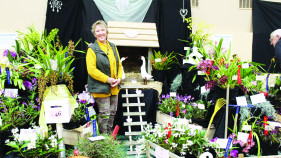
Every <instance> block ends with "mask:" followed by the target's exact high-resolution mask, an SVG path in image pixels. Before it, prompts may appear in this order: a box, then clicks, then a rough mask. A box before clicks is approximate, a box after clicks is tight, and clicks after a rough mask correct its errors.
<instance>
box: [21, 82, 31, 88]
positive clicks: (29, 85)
mask: <svg viewBox="0 0 281 158" xmlns="http://www.w3.org/2000/svg"><path fill="white" fill-rule="evenodd" d="M22 84H23V85H24V87H25V88H27V89H28V90H32V87H33V86H32V83H31V82H29V81H23V82H22Z"/></svg>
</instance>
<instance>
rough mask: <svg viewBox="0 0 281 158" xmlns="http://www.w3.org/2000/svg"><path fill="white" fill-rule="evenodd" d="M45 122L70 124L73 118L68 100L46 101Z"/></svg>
mask: <svg viewBox="0 0 281 158" xmlns="http://www.w3.org/2000/svg"><path fill="white" fill-rule="evenodd" d="M44 106H45V121H46V123H68V122H69V121H70V118H71V106H70V102H69V100H68V99H61V100H46V101H44Z"/></svg>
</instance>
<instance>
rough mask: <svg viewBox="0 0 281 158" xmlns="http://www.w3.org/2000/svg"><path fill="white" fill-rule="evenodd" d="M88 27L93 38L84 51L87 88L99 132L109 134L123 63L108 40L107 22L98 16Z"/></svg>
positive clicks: (111, 127) (115, 109)
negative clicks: (94, 38) (96, 114)
mask: <svg viewBox="0 0 281 158" xmlns="http://www.w3.org/2000/svg"><path fill="white" fill-rule="evenodd" d="M91 31H92V33H93V34H94V36H95V37H96V41H95V42H94V43H93V44H90V45H89V48H88V50H87V55H86V64H87V71H88V91H89V92H90V93H91V94H92V95H93V97H94V98H95V102H96V105H97V107H98V111H99V115H98V119H97V122H98V126H99V131H100V133H108V134H110V133H111V132H112V130H113V122H114V118H115V114H116V111H117V104H118V93H119V90H120V89H119V88H120V83H121V78H122V65H121V62H120V57H119V53H118V50H117V47H116V46H115V45H114V44H113V43H110V42H108V41H107V34H108V29H107V24H106V23H105V22H104V21H102V20H98V21H96V22H95V23H94V24H93V25H92V30H91Z"/></svg>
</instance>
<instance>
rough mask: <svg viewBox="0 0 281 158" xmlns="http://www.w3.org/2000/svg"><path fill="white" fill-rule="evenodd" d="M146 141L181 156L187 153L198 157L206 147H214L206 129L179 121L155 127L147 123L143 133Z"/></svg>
mask: <svg viewBox="0 0 281 158" xmlns="http://www.w3.org/2000/svg"><path fill="white" fill-rule="evenodd" d="M142 135H143V136H144V138H145V140H146V141H150V142H152V143H154V144H156V145H158V146H160V147H162V148H164V149H166V150H169V152H171V153H174V154H176V155H178V157H180V156H185V155H187V154H191V155H194V156H196V157H198V156H199V155H200V154H201V153H203V152H204V147H212V146H213V145H211V142H210V141H209V140H208V139H206V138H205V130H202V127H200V126H195V125H191V124H188V125H183V124H181V123H179V122H173V123H168V126H163V125H159V124H156V125H155V127H154V128H153V127H152V126H151V125H147V127H146V128H145V131H144V132H143V133H142Z"/></svg>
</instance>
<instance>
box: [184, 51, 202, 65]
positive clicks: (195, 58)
mask: <svg viewBox="0 0 281 158" xmlns="http://www.w3.org/2000/svg"><path fill="white" fill-rule="evenodd" d="M202 58H203V55H202V54H201V53H199V52H198V48H197V47H193V51H192V53H190V54H189V55H188V56H187V60H186V63H189V64H193V65H195V64H197V63H199V62H200V60H202Z"/></svg>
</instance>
